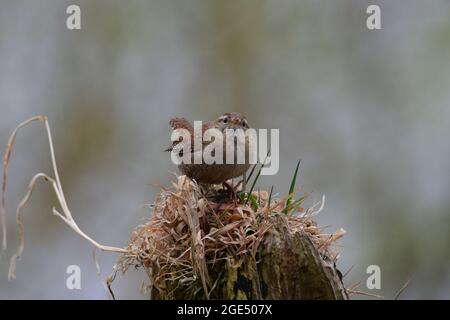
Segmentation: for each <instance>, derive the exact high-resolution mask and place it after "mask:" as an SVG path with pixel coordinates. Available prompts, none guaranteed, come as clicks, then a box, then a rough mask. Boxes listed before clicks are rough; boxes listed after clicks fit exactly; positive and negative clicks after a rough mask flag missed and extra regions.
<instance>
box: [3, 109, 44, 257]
mask: <svg viewBox="0 0 450 320" xmlns="http://www.w3.org/2000/svg"><path fill="white" fill-rule="evenodd" d="M46 119H47V117H45V116H34V117H31V118H30V119H28V120H25V121H23V122H21V123H20V124H19V125H18V126H17V127H16V128H15V129H14V131H13V132H12V133H11V136H10V137H9V140H8V144H7V145H6V150H5V154H4V156H3V183H2V208H1V212H0V214H1V224H2V233H3V241H2V251H4V250H6V246H7V240H6V238H7V237H6V236H7V233H6V232H7V230H6V207H5V195H6V185H7V180H8V165H9V159H10V158H11V153H12V149H13V146H14V142H15V141H16V136H17V133H18V132H19V130H20V129H21V128H22V127H24V126H26V125H28V124H30V123H31V122H33V121H45V120H46Z"/></svg>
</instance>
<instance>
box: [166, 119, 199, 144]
mask: <svg viewBox="0 0 450 320" xmlns="http://www.w3.org/2000/svg"><path fill="white" fill-rule="evenodd" d="M169 125H170V127H171V128H172V130H176V129H186V130H188V131H189V132H190V133H191V136H192V135H193V133H194V127H193V126H192V124H191V123H190V122H189V120H187V119H186V118H172V119H170V121H169ZM181 141H182V138H181V137H180V138H179V139H178V140H176V141H173V142H172V145H171V146H170V147H169V148H167V149H166V150H164V151H172V150H173V149H174V148H175V147H176V145H177V144H178V143H180V142H181Z"/></svg>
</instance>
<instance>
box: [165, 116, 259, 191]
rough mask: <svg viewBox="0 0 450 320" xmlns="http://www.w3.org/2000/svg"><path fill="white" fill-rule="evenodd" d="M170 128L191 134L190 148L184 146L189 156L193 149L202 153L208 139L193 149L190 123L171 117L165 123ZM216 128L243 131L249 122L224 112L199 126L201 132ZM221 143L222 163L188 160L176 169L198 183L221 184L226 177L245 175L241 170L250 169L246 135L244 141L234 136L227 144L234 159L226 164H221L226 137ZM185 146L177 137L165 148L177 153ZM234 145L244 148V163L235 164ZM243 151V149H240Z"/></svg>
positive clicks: (242, 117)
mask: <svg viewBox="0 0 450 320" xmlns="http://www.w3.org/2000/svg"><path fill="white" fill-rule="evenodd" d="M169 124H170V126H171V128H172V129H173V130H176V129H186V130H188V131H189V132H190V134H191V147H190V148H187V149H190V151H191V158H192V159H193V155H194V154H195V153H196V152H202V151H203V149H204V147H205V146H207V145H208V144H209V143H211V142H209V141H208V142H205V141H203V144H202V145H201V146H200V147H201V148H200V149H199V148H197V149H198V150H197V149H194V143H193V140H194V138H195V137H194V128H193V126H192V124H191V123H190V122H189V121H188V120H186V119H185V118H173V119H171V120H170V122H169ZM212 128H215V129H218V130H219V131H220V132H222V133H224V132H225V130H226V129H234V130H236V129H242V130H243V131H244V132H245V131H247V130H248V129H249V125H248V122H247V120H246V119H245V117H244V116H243V115H241V114H239V113H235V112H232V113H225V114H224V115H222V116H220V117H218V118H217V119H216V120H213V121H210V122H207V123H204V124H203V126H202V130H201V134H202V135H203V133H204V132H205V131H206V130H208V129H212ZM223 137H224V138H223V141H224V146H223V154H224V155H223V157H224V160H223V163H222V164H220V163H215V162H214V163H212V164H207V163H204V162H203V161H202V163H200V164H195V163H193V161H191V163H190V164H188V163H181V164H180V165H179V166H178V168H179V169H180V171H181V172H182V173H183V174H185V175H186V176H188V177H189V178H191V179H194V180H195V181H197V182H198V183H201V184H220V183H224V182H226V181H227V180H229V179H232V178H236V177H239V176H242V175H244V174H245V172H246V171H247V170H248V169H249V168H250V166H251V164H250V162H249V159H250V156H249V152H250V151H249V150H251V149H250V148H249V143H250V142H249V139H248V137H245V138H244V140H242V139H240V140H239V139H236V140H235V141H234V143H233V144H230V145H231V147H232V148H234V155H235V159H234V161H233V163H231V164H228V163H225V160H226V153H227V150H229V149H227V148H226V139H227V138H226V136H225V135H224V136H223ZM183 147H185V146H184V145H183V141H182V140H181V139H179V140H177V141H174V142H173V144H172V146H171V147H170V148H169V149H167V150H166V151H172V150H175V151H178V152H180V155H182V153H181V151H182V150H181V149H183ZM238 148H245V162H244V163H243V164H239V163H237V150H238ZM241 150H243V149H241Z"/></svg>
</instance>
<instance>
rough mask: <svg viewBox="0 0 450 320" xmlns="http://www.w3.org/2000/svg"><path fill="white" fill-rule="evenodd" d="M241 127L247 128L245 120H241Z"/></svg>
mask: <svg viewBox="0 0 450 320" xmlns="http://www.w3.org/2000/svg"><path fill="white" fill-rule="evenodd" d="M242 126H243V127H244V128H248V122H247V120H243V121H242Z"/></svg>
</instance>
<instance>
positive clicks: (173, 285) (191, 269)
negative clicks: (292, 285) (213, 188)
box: [108, 176, 345, 299]
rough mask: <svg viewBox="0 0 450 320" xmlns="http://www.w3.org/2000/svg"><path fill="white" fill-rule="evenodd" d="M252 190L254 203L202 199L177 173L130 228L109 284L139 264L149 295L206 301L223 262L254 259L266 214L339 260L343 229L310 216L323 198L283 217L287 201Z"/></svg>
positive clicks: (266, 227)
mask: <svg viewBox="0 0 450 320" xmlns="http://www.w3.org/2000/svg"><path fill="white" fill-rule="evenodd" d="M252 194H253V196H254V197H255V199H256V206H255V203H253V205H250V204H244V203H245V201H239V202H240V203H234V202H233V201H225V202H216V201H213V200H211V199H206V198H205V197H204V196H203V195H202V193H201V191H200V189H199V187H198V185H197V184H196V183H195V182H193V181H192V180H190V179H189V178H187V177H186V176H179V177H177V182H176V183H174V184H173V188H171V189H170V190H168V189H165V190H162V192H161V194H160V195H159V197H158V199H157V200H156V202H155V204H154V205H153V206H152V207H153V214H152V217H151V218H150V219H149V220H148V221H147V222H145V223H143V224H141V225H140V226H138V227H137V228H136V229H135V230H134V231H133V233H132V235H131V239H130V241H129V244H128V248H127V249H128V250H127V251H128V252H127V253H125V254H123V255H122V256H121V258H120V260H119V262H118V264H117V265H116V267H115V268H114V272H113V274H112V275H111V277H110V278H109V281H108V282H109V284H111V282H112V280H113V279H114V277H115V273H116V272H117V271H119V270H120V271H122V272H123V273H125V272H126V271H127V270H128V269H129V268H130V267H140V268H143V269H144V270H145V271H146V273H147V275H148V278H149V282H148V283H147V284H146V285H145V286H144V287H145V289H147V290H148V291H149V293H150V296H151V297H152V298H161V297H164V298H166V299H167V298H168V299H171V298H176V296H175V292H183V297H185V298H206V299H208V298H209V297H210V295H211V293H212V291H213V290H214V288H215V287H216V285H217V280H218V279H219V277H220V276H219V273H220V270H223V269H224V264H225V263H226V262H227V261H230V260H233V261H234V262H236V263H239V261H241V260H243V259H245V258H246V257H248V256H251V257H252V258H254V259H257V252H258V248H259V246H260V244H261V242H262V240H263V238H264V235H265V234H266V233H267V232H270V229H271V227H272V226H271V224H270V221H271V219H268V217H269V215H282V216H283V217H285V219H287V222H288V225H289V227H290V232H292V233H295V232H302V233H304V234H306V235H308V236H309V237H310V238H311V239H312V241H313V243H314V244H315V245H316V246H317V248H318V249H319V251H320V253H321V254H322V255H324V256H326V257H328V258H330V259H332V260H336V259H337V256H338V252H339V248H338V246H337V244H336V241H337V240H338V239H339V238H340V237H342V236H343V235H344V233H345V231H344V230H342V229H340V230H338V231H336V232H335V233H334V234H326V233H323V230H322V229H321V228H320V227H318V226H317V225H316V223H315V222H314V218H313V217H314V215H315V214H317V213H318V211H319V210H320V209H321V208H322V207H323V202H321V203H319V204H317V205H316V206H313V207H312V208H311V209H310V210H306V211H304V210H303V209H302V208H299V211H301V212H296V213H295V214H294V213H290V214H288V215H286V214H285V213H283V210H284V209H285V207H286V203H285V201H283V200H274V201H272V203H270V205H269V203H268V199H269V195H268V193H267V192H265V191H259V192H253V193H252ZM318 206H320V208H318V209H317V210H315V208H317V207H318Z"/></svg>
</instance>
